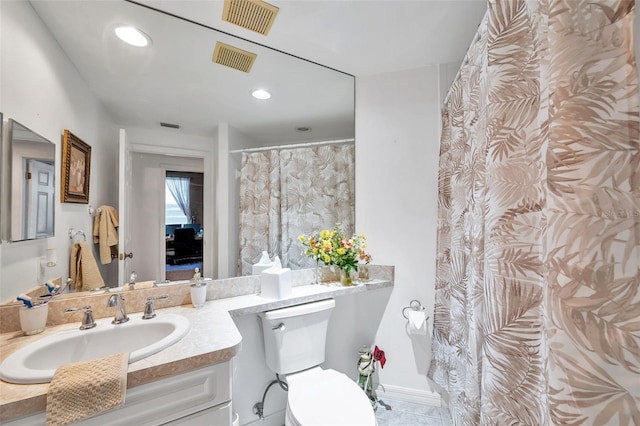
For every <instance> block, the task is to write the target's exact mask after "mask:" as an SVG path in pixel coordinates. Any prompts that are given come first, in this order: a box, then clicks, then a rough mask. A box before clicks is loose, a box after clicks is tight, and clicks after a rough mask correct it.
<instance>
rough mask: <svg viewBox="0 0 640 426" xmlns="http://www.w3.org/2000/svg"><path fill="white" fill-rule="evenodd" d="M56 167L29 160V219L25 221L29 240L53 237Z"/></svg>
mask: <svg viewBox="0 0 640 426" xmlns="http://www.w3.org/2000/svg"><path fill="white" fill-rule="evenodd" d="M53 175H54V167H53V165H52V164H50V163H46V162H42V161H39V160H34V159H27V173H26V176H25V178H26V180H27V185H26V188H27V191H26V196H27V199H26V201H25V204H26V206H27V208H26V210H25V211H27V212H28V217H27V218H26V220H25V223H24V225H25V230H24V231H25V233H24V235H26V236H27V238H29V239H31V238H44V237H49V236H52V235H53V205H54V203H53V202H54V193H55V190H54V182H53V180H54V179H53Z"/></svg>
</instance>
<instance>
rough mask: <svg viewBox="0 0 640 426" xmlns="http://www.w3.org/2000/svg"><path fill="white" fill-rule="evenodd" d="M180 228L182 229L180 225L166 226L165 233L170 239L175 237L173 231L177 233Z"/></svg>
mask: <svg viewBox="0 0 640 426" xmlns="http://www.w3.org/2000/svg"><path fill="white" fill-rule="evenodd" d="M178 228H182V225H180V224H179V223H178V224H174V225H165V226H164V232H165V234H166V235H167V237H168V236H169V235H173V231H175V230H176V229H178Z"/></svg>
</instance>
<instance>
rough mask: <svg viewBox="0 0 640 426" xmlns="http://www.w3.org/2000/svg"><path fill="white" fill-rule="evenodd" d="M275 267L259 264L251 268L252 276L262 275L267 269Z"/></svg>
mask: <svg viewBox="0 0 640 426" xmlns="http://www.w3.org/2000/svg"><path fill="white" fill-rule="evenodd" d="M272 266H273V265H272V264H270V263H269V264H266V265H261V264H259V263H256V264H255V265H253V266H252V267H251V275H260V274H261V273H262V272H263V271H266V270H267V269H269V268H271V267H272Z"/></svg>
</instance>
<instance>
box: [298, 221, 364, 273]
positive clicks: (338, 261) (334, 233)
mask: <svg viewBox="0 0 640 426" xmlns="http://www.w3.org/2000/svg"><path fill="white" fill-rule="evenodd" d="M299 240H300V242H301V243H302V245H303V246H304V250H303V253H304V254H305V255H306V256H308V257H310V258H312V259H313V260H315V261H316V262H322V263H323V264H325V265H335V266H337V267H338V268H339V270H340V274H341V275H340V277H341V279H340V281H341V282H342V284H344V285H353V276H352V274H353V273H354V272H356V271H357V270H358V262H360V261H362V262H363V263H365V264H368V263H369V262H371V255H370V254H368V253H367V252H365V250H364V249H365V248H366V247H367V242H366V240H367V237H366V236H365V235H364V234H360V235H355V234H354V235H352V236H348V235H347V234H346V233H345V232H344V231H343V230H342V227H341V226H340V224H339V223H338V224H336V225H335V226H334V227H333V228H332V229H324V230H322V231H320V232H314V233H312V234H311V235H308V236H307V235H301V236H300V237H299Z"/></svg>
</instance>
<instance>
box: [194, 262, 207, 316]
mask: <svg viewBox="0 0 640 426" xmlns="http://www.w3.org/2000/svg"><path fill="white" fill-rule="evenodd" d="M192 281H193V282H192V284H191V304H192V305H193V307H194V308H201V307H202V306H204V302H206V301H207V284H205V283H204V281H203V280H202V278H201V275H200V268H196V269H195V271H194V274H193V280H192Z"/></svg>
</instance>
